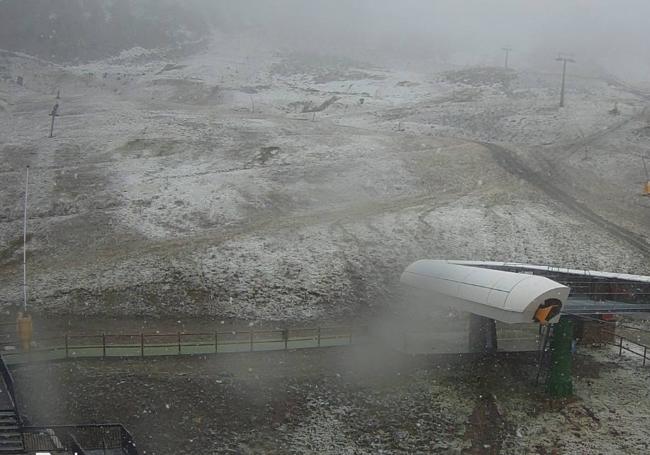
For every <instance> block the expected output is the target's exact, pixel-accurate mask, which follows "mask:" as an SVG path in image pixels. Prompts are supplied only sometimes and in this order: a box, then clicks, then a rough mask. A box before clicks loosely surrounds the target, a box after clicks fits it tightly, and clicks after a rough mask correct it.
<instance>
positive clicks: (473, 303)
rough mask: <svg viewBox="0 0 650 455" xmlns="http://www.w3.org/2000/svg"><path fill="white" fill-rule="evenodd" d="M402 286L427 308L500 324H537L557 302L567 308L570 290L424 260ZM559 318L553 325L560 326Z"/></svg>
mask: <svg viewBox="0 0 650 455" xmlns="http://www.w3.org/2000/svg"><path fill="white" fill-rule="evenodd" d="M401 282H402V283H403V284H404V285H406V286H408V287H410V288H414V289H416V290H418V293H419V294H420V295H421V297H423V298H424V299H425V302H426V303H427V304H433V305H437V306H450V307H453V308H455V309H458V310H462V311H467V312H470V313H474V314H478V315H481V316H485V317H488V318H491V319H495V320H497V321H501V322H505V323H509V324H517V323H526V322H529V323H530V322H534V319H533V317H534V315H535V312H536V311H537V309H538V308H539V307H540V306H541V305H544V304H545V303H547V302H548V301H550V300H553V299H556V300H558V301H560V303H561V304H562V305H564V304H565V303H566V301H567V298H568V296H569V288H568V287H566V286H564V285H562V284H560V283H557V282H555V281H553V280H550V279H548V278H544V277H541V276H535V275H528V274H523V273H513V272H504V271H501V270H491V269H483V268H479V267H470V266H464V265H457V264H452V263H450V262H449V261H441V260H422V261H417V262H415V263H413V264H411V265H410V266H408V267H407V268H406V270H405V271H404V273H403V274H402V277H401ZM558 319H559V314H558V315H557V316H555V317H554V318H553V319H552V320H551V321H549V322H551V323H554V322H557V320H558Z"/></svg>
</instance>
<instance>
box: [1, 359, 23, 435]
mask: <svg viewBox="0 0 650 455" xmlns="http://www.w3.org/2000/svg"><path fill="white" fill-rule="evenodd" d="M0 375H1V376H2V380H3V381H4V384H5V387H6V389H7V393H8V394H9V398H10V399H11V408H10V409H2V410H3V411H13V412H14V413H15V414H16V419H17V420H18V423H19V424H20V423H21V422H22V419H21V417H20V412H19V410H18V404H17V401H16V389H15V386H14V378H13V376H12V375H11V371H9V368H7V365H6V364H5V361H4V359H3V358H2V356H0Z"/></svg>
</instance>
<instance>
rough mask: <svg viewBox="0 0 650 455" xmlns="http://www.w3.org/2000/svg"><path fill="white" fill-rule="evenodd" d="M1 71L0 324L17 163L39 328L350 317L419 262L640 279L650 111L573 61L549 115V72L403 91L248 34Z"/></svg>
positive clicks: (10, 299) (379, 301)
mask: <svg viewBox="0 0 650 455" xmlns="http://www.w3.org/2000/svg"><path fill="white" fill-rule="evenodd" d="M0 69H1V71H2V73H3V74H4V75H6V78H2V79H0V120H1V121H0V158H1V163H0V182H1V184H0V290H2V292H0V307H1V308H2V309H3V310H4V311H8V312H11V311H12V310H13V309H14V308H15V306H16V305H17V304H18V303H19V302H20V301H21V296H22V287H21V280H22V268H21V260H22V259H21V258H22V255H21V248H20V246H21V238H22V236H21V229H22V195H23V193H22V192H23V183H24V168H25V166H26V165H28V164H29V165H31V168H32V186H31V195H32V196H31V199H30V200H31V209H30V221H29V231H30V236H29V255H28V262H29V264H28V265H29V270H30V289H29V291H30V301H31V305H32V308H33V309H34V310H35V311H39V312H42V313H44V314H58V315H61V314H76V315H79V314H83V315H108V316H115V315H122V316H127V317H128V316H132V315H138V316H147V317H150V316H161V315H181V316H188V315H194V316H198V317H201V316H203V315H209V316H210V317H214V318H236V319H248V320H264V321H269V320H272V321H289V320H291V321H296V320H300V321H306V320H308V321H319V320H322V319H342V318H347V317H349V316H350V315H359V314H366V313H368V312H372V311H373V309H374V308H376V307H378V306H383V305H384V304H385V303H386V301H390V300H391V298H392V297H391V294H392V292H393V290H394V287H395V285H396V283H397V281H398V278H399V275H400V273H401V271H402V270H403V269H404V267H406V266H407V265H408V264H409V263H411V262H413V261H415V260H417V259H422V258H448V259H469V260H496V261H515V262H529V263H540V264H549V265H560V266H564V267H571V268H587V269H598V270H608V271H618V272H631V273H636V274H644V273H650V272H649V270H648V266H647V264H648V262H647V258H648V255H649V253H650V248H649V247H648V242H647V238H648V230H647V228H648V226H649V225H650V223H649V222H650V215H649V214H650V211H649V210H648V208H649V206H650V199H648V198H644V197H641V196H640V192H641V189H642V186H643V185H642V183H643V180H644V179H645V175H644V173H643V168H642V161H641V157H642V156H643V155H644V154H645V153H646V151H647V149H648V148H650V135H648V134H647V122H648V116H647V113H646V110H645V108H646V106H647V99H648V97H647V95H646V94H645V93H644V92H643V91H641V90H638V89H636V88H634V87H629V86H627V85H626V84H624V83H621V82H617V81H612V80H611V79H607V78H605V77H603V78H599V77H598V75H591V76H589V77H587V75H585V74H584V73H585V71H586V70H584V69H581V68H580V66H579V65H576V66H575V67H572V73H571V77H570V78H569V82H568V87H567V106H566V107H565V108H562V109H560V108H558V107H557V85H558V84H557V83H558V80H559V75H557V74H554V73H548V72H541V71H537V70H535V69H522V70H512V71H504V70H502V69H499V68H464V69H454V70H453V71H449V70H446V69H443V68H430V69H425V68H422V69H409V70H408V71H407V70H404V68H400V67H399V66H389V65H384V64H373V63H372V62H359V61H354V60H352V59H349V58H342V57H336V56H318V55H296V54H293V53H291V52H289V51H282V52H280V51H278V50H277V49H273V48H272V47H271V46H270V45H268V44H264V43H259V42H257V41H255V40H254V39H253V38H252V37H239V38H238V39H231V40H230V41H229V38H228V37H223V36H222V37H215V38H214V40H213V42H211V44H208V45H206V47H205V48H202V49H201V50H200V51H198V52H196V53H194V54H191V55H184V56H183V55H181V56H175V57H173V56H169V55H167V54H164V53H161V52H157V51H145V50H143V49H133V50H130V51H128V52H123V53H122V54H121V55H119V56H116V57H113V58H109V59H106V60H102V61H97V62H93V63H90V64H84V65H69V66H60V65H56V64H52V63H49V62H45V61H42V60H37V59H33V58H30V57H27V56H24V55H17V54H12V53H7V52H2V53H1V54H0ZM18 75H22V76H24V81H25V82H24V85H23V86H19V85H18V84H16V82H15V78H16V77H17V76H18ZM58 90H61V94H62V98H61V99H60V100H59V103H60V111H59V112H60V114H61V115H60V117H59V118H58V119H57V126H56V130H55V133H56V134H55V137H54V138H52V139H49V138H48V137H47V136H48V133H49V117H48V113H49V112H50V110H51V108H52V105H53V103H54V101H55V99H54V95H55V94H56V92H57V91H58ZM333 99H335V101H333V102H332V103H331V104H328V101H329V100H333ZM323 103H325V104H323ZM615 104H617V107H618V113H617V114H612V113H610V111H611V109H612V107H613V106H614V105H615ZM323 105H325V106H326V107H325V108H324V110H322V111H320V112H317V113H315V114H314V113H311V112H308V113H303V111H305V110H311V109H312V108H313V107H316V106H323ZM7 314H9V313H7Z"/></svg>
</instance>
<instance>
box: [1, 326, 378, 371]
mask: <svg viewBox="0 0 650 455" xmlns="http://www.w3.org/2000/svg"><path fill="white" fill-rule="evenodd" d="M365 333H366V329H364V328H353V327H316V328H305V329H295V328H294V329H284V330H246V331H231V332H218V331H215V332H201V333H186V332H176V333H166V334H161V333H137V334H106V333H102V334H96V335H77V334H65V335H62V336H58V337H48V338H36V339H34V340H33V342H32V344H33V347H32V349H31V350H30V352H21V351H19V350H18V349H17V348H16V346H18V342H17V341H11V342H6V341H4V342H0V349H4V353H3V356H4V357H5V360H6V362H7V363H8V364H15V363H24V362H32V361H48V360H64V359H75V358H108V357H120V358H123V357H142V358H144V357H153V356H170V355H205V354H220V353H236V352H254V351H273V350H288V349H301V348H318V347H334V346H346V345H351V344H352V343H353V340H356V339H358V338H359V337H360V336H362V335H364V334H365ZM6 346H11V347H14V349H15V350H13V351H12V350H7V349H6V348H5V347H6Z"/></svg>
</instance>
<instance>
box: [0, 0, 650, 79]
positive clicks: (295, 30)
mask: <svg viewBox="0 0 650 455" xmlns="http://www.w3.org/2000/svg"><path fill="white" fill-rule="evenodd" d="M649 14H650V4H649V3H648V2H646V1H642V0H622V1H612V0H544V1H538V0H403V1H395V0H357V1H350V0H309V1H307V0H241V1H237V2H232V1H225V0H219V1H208V0H184V1H169V0H163V1H152V0H112V1H100V0H76V1H61V2H25V1H22V0H0V25H1V26H0V48H8V49H10V50H23V51H26V52H27V53H30V52H31V53H36V54H39V55H40V56H43V55H45V56H47V57H48V58H54V59H56V58H60V59H63V60H68V61H72V60H75V59H81V60H84V59H88V58H98V57H106V55H104V54H103V53H97V52H88V51H89V49H88V48H89V47H92V46H95V47H102V48H106V49H110V51H112V52H114V51H115V50H119V49H116V47H117V48H119V47H127V44H123V43H122V42H123V41H128V38H131V41H130V42H131V44H135V45H143V47H147V46H153V45H155V43H156V42H161V41H162V40H165V39H167V38H169V37H171V36H172V35H173V36H174V38H175V39H178V37H179V36H186V37H188V36H191V37H192V38H196V36H197V35H205V34H206V33H209V31H214V32H216V33H225V34H229V35H233V34H243V35H247V36H251V37H255V38H259V39H260V40H263V41H264V42H265V43H267V44H273V45H277V46H281V47H282V48H283V49H287V48H288V49H296V50H305V51H310V52H314V51H315V52H319V53H324V54H338V55H350V56H354V57H357V58H364V59H365V60H366V61H371V62H377V63H381V62H382V61H384V60H386V59H393V60H394V59H399V60H402V61H409V63H411V64H421V65H438V66H439V65H451V66H453V65H497V64H498V65H500V64H502V59H503V52H502V50H501V49H502V48H503V47H504V46H510V47H512V48H513V49H514V51H513V59H512V62H513V66H518V67H520V68H522V67H535V68H539V69H553V68H557V64H556V63H555V62H554V61H553V58H554V57H555V56H557V53H558V52H566V53H571V54H574V55H575V57H576V60H578V62H579V66H577V67H576V69H577V70H578V71H579V72H584V73H585V74H588V73H593V70H594V67H601V68H603V69H604V70H605V71H607V72H610V73H615V74H617V75H618V76H619V77H623V78H625V79H627V80H630V81H642V80H646V79H647V74H648V71H650V68H649V66H648V63H647V62H648V61H649V60H650V39H648V38H650V36H648V35H649V34H650V31H649V30H648V28H647V24H646V20H647V17H648V15H649ZM75 15H79V17H76V16H75ZM97 16H103V17H102V20H103V21H105V22H106V23H108V24H113V28H109V29H108V32H106V31H105V30H103V28H102V27H101V26H99V25H98V24H97V23H96V22H92V21H93V20H94V19H95V20H96V18H97ZM130 16H137V19H138V22H136V23H132V22H130V21H127V19H126V18H128V17H130ZM3 19H4V20H3ZM104 25H105V24H104ZM178 30H181V31H182V33H175V32H177V31H178ZM64 37H65V38H66V39H65V40H63V38H64ZM147 38H149V39H147ZM113 39H114V40H119V41H120V43H121V44H120V45H117V44H115V46H113V47H111V45H110V44H111V41H112V40H113ZM57 40H58V45H57V44H56V43H54V42H57ZM29 43H32V44H31V45H30V44H29ZM46 43H47V49H42V47H43V46H45V45H46ZM165 44H167V43H163V42H161V45H165ZM77 48H79V49H80V50H77ZM107 52H108V50H107Z"/></svg>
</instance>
